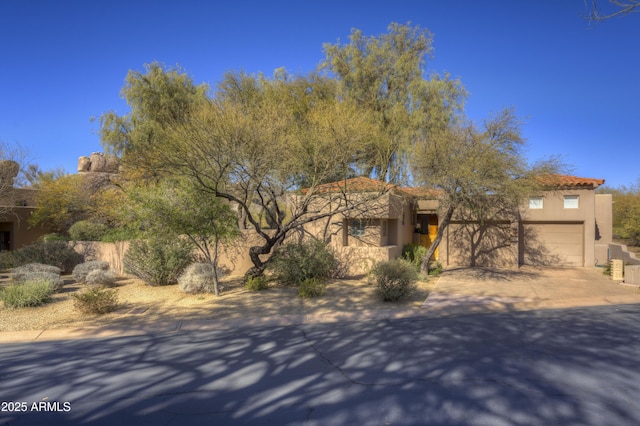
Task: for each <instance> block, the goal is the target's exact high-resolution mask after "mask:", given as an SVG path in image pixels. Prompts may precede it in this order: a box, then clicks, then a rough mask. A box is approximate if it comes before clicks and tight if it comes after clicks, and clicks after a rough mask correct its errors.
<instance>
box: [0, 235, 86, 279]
mask: <svg viewBox="0 0 640 426" xmlns="http://www.w3.org/2000/svg"><path fill="white" fill-rule="evenodd" d="M11 253H12V257H13V259H12V260H13V261H12V263H13V266H20V265H26V264H28V263H42V264H45V265H53V266H57V267H58V268H60V269H61V270H62V272H71V270H73V267H74V266H76V265H77V264H78V263H80V261H81V259H82V256H80V254H78V253H77V252H76V251H75V250H74V249H72V248H71V247H69V245H68V243H67V242H65V241H36V242H35V243H33V244H31V245H28V246H25V247H22V248H20V249H18V250H14V251H12V252H11Z"/></svg>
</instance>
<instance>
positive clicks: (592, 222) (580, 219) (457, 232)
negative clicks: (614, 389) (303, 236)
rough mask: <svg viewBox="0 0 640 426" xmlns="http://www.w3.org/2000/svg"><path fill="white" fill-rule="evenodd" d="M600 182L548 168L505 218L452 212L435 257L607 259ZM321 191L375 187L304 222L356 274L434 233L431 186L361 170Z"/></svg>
mask: <svg viewBox="0 0 640 426" xmlns="http://www.w3.org/2000/svg"><path fill="white" fill-rule="evenodd" d="M603 183H604V180H602V179H592V178H581V177H575V176H567V175H551V176H546V177H545V178H544V181H543V184H544V188H545V189H544V190H542V191H541V192H540V193H539V194H536V195H535V196H532V197H531V198H530V199H529V200H528V202H527V203H526V204H525V205H523V206H522V207H521V208H520V209H519V211H518V212H517V213H514V214H513V215H511V216H509V217H504V218H503V219H502V220H499V221H495V222H493V223H491V224H490V225H480V224H478V223H474V222H473V221H469V220H467V219H465V218H464V217H463V216H462V215H461V214H458V215H457V216H456V215H454V218H453V220H452V221H451V223H450V224H449V226H448V227H447V229H446V230H445V233H444V235H443V239H442V241H441V243H440V245H439V247H438V250H437V251H436V255H435V256H436V259H437V260H438V261H439V262H440V263H441V264H442V265H443V266H444V267H454V266H492V267H518V266H521V265H551V266H580V267H583V266H594V265H596V264H605V263H606V262H607V261H608V258H607V250H608V245H609V243H611V242H612V199H611V195H609V194H596V193H595V189H596V188H597V187H598V186H600V185H602V184H603ZM316 191H321V192H326V193H327V194H331V193H341V194H349V196H351V197H356V196H359V197H366V195H363V194H377V195H372V196H371V202H370V203H364V204H363V207H361V208H359V209H356V210H354V211H353V212H350V213H349V214H344V215H338V216H334V217H331V218H328V219H327V220H323V221H318V222H315V223H313V224H312V225H309V226H307V227H306V231H307V232H308V233H310V234H312V235H315V236H322V237H324V238H325V239H328V240H330V244H331V246H332V247H333V248H334V250H335V251H336V252H337V253H339V255H340V256H341V257H342V259H343V260H345V262H346V263H347V264H348V265H349V270H350V273H352V274H358V273H364V272H367V271H368V270H369V268H370V267H371V266H372V265H373V264H374V263H375V262H377V261H380V260H388V259H393V258H396V257H399V256H400V255H401V253H402V248H403V247H404V245H406V244H410V243H414V244H420V245H423V246H425V247H428V246H429V245H430V244H431V242H432V241H433V240H434V238H435V235H436V233H437V228H438V224H439V217H440V215H441V211H440V205H439V202H438V199H437V194H436V193H434V191H433V190H429V189H425V188H402V187H396V186H393V185H388V184H384V183H381V182H379V181H376V180H373V179H369V178H364V177H358V178H353V179H347V180H345V181H342V182H336V183H330V184H326V185H321V186H319V187H317V188H316ZM380 194H382V195H380Z"/></svg>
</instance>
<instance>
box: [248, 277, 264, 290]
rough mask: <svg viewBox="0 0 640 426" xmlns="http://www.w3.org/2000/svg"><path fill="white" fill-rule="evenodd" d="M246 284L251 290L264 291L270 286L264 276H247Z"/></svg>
mask: <svg viewBox="0 0 640 426" xmlns="http://www.w3.org/2000/svg"><path fill="white" fill-rule="evenodd" d="M244 286H245V288H246V289H247V290H249V291H262V290H266V289H268V288H269V283H268V282H267V279H266V278H265V277H264V276H258V277H254V276H250V277H248V278H247V281H246V282H245V284H244Z"/></svg>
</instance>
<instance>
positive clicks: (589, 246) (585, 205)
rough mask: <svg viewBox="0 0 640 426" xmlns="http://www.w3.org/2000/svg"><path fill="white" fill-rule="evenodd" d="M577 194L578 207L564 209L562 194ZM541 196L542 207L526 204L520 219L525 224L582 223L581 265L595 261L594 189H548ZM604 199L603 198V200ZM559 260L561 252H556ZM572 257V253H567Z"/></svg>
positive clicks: (561, 255) (587, 264) (592, 263)
mask: <svg viewBox="0 0 640 426" xmlns="http://www.w3.org/2000/svg"><path fill="white" fill-rule="evenodd" d="M565 195H577V196H578V197H579V203H578V206H579V207H578V208H575V209H565V208H564V196H565ZM541 196H542V197H543V208H542V209H530V208H529V206H528V204H527V206H525V208H523V210H522V211H521V217H522V221H523V222H524V223H525V224H540V223H542V222H551V223H556V224H558V223H560V224H561V223H567V224H570V223H574V224H576V223H582V224H583V245H584V253H583V265H582V266H593V265H594V264H595V262H596V255H595V236H596V235H595V234H596V231H595V229H596V202H595V199H596V197H595V191H594V190H592V189H566V190H557V191H550V192H545V193H543V194H541ZM603 201H604V200H603ZM557 255H559V257H560V260H561V259H562V257H563V253H557ZM567 256H571V257H572V258H573V257H575V255H574V254H571V255H569V254H568V255H567Z"/></svg>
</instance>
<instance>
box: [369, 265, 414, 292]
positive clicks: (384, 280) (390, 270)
mask: <svg viewBox="0 0 640 426" xmlns="http://www.w3.org/2000/svg"><path fill="white" fill-rule="evenodd" d="M371 274H372V276H373V277H374V279H375V283H376V292H377V293H378V295H379V296H380V297H381V298H382V300H384V301H396V300H400V299H401V298H403V297H405V296H408V295H409V294H411V293H412V292H413V290H414V289H415V285H416V281H417V279H418V272H417V271H416V268H415V266H414V265H413V264H411V263H409V262H407V261H406V260H403V259H394V260H389V261H387V262H381V263H378V264H377V265H376V266H374V267H373V269H372V270H371Z"/></svg>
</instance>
